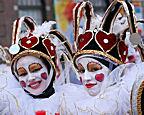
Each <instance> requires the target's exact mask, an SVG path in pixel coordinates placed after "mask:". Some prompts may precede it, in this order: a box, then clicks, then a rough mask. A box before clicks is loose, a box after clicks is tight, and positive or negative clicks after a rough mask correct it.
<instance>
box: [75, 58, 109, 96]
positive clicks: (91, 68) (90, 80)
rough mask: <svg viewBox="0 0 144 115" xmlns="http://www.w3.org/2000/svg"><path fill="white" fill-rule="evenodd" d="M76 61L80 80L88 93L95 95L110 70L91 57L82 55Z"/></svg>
mask: <svg viewBox="0 0 144 115" xmlns="http://www.w3.org/2000/svg"><path fill="white" fill-rule="evenodd" d="M77 63H78V73H79V77H80V80H81V82H82V83H83V85H84V86H85V88H86V90H87V91H88V93H89V94H90V95H92V96H96V95H97V94H98V93H99V92H100V90H101V86H102V83H103V81H104V79H105V77H106V76H107V75H108V74H109V72H110V70H109V69H108V68H107V67H106V66H104V65H103V64H101V63H100V62H98V61H97V60H95V59H93V58H87V57H82V58H79V59H78V60H77Z"/></svg>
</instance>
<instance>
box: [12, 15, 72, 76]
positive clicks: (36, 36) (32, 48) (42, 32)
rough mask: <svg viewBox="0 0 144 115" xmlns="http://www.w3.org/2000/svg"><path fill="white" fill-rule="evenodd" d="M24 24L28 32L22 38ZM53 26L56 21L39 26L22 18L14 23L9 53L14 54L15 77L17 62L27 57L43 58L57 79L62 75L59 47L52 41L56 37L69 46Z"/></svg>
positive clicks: (26, 18) (13, 68)
mask: <svg viewBox="0 0 144 115" xmlns="http://www.w3.org/2000/svg"><path fill="white" fill-rule="evenodd" d="M23 23H24V24H25V25H26V27H27V32H25V33H24V34H21V36H20V32H21V30H22V29H21V27H22V24H23ZM53 24H55V22H54V21H49V22H45V23H43V24H42V25H41V26H38V25H36V23H35V22H34V20H33V19H32V18H31V17H22V18H19V19H17V20H15V21H14V24H13V36H12V46H11V47H10V48H9V52H10V53H11V54H12V62H11V69H12V72H13V74H14V75H15V76H16V73H15V69H16V68H15V67H16V66H15V65H16V62H17V60H18V59H19V58H21V57H23V56H26V55H32V56H36V57H38V58H41V57H42V58H43V59H45V60H46V61H47V62H48V63H49V64H51V66H52V67H53V69H54V73H53V74H54V76H55V77H56V75H59V74H60V73H59V72H60V71H59V68H58V64H57V54H56V47H57V46H56V44H54V43H52V39H53V37H56V38H57V39H58V40H59V41H60V42H61V43H63V44H65V46H68V47H69V45H68V44H67V41H66V38H65V37H64V36H63V35H62V34H61V33H60V32H58V31H56V30H52V25H53Z"/></svg>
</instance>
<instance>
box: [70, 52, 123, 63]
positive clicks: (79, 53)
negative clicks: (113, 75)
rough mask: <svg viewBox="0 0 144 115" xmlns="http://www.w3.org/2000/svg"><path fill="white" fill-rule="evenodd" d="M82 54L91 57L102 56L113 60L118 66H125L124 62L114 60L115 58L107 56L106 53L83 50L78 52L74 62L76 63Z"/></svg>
mask: <svg viewBox="0 0 144 115" xmlns="http://www.w3.org/2000/svg"><path fill="white" fill-rule="evenodd" d="M81 54H91V55H94V54H99V55H102V56H105V57H107V58H109V59H111V60H112V61H114V62H116V63H117V64H123V62H122V61H120V60H118V59H116V58H114V57H113V56H111V55H109V54H107V53H106V52H102V51H97V50H81V51H78V52H77V53H76V54H75V55H74V57H73V61H74V63H75V60H76V59H77V58H78V57H79V55H81Z"/></svg>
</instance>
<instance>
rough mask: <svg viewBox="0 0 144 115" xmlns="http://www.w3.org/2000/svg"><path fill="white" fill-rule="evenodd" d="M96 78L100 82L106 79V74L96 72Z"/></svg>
mask: <svg viewBox="0 0 144 115" xmlns="http://www.w3.org/2000/svg"><path fill="white" fill-rule="evenodd" d="M95 79H96V80H97V81H99V82H102V81H103V80H104V74H103V73H100V74H96V76H95Z"/></svg>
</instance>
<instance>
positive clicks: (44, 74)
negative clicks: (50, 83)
mask: <svg viewBox="0 0 144 115" xmlns="http://www.w3.org/2000/svg"><path fill="white" fill-rule="evenodd" d="M47 77H48V76H47V73H46V72H44V73H42V74H41V78H43V79H44V80H46V79H47Z"/></svg>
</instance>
